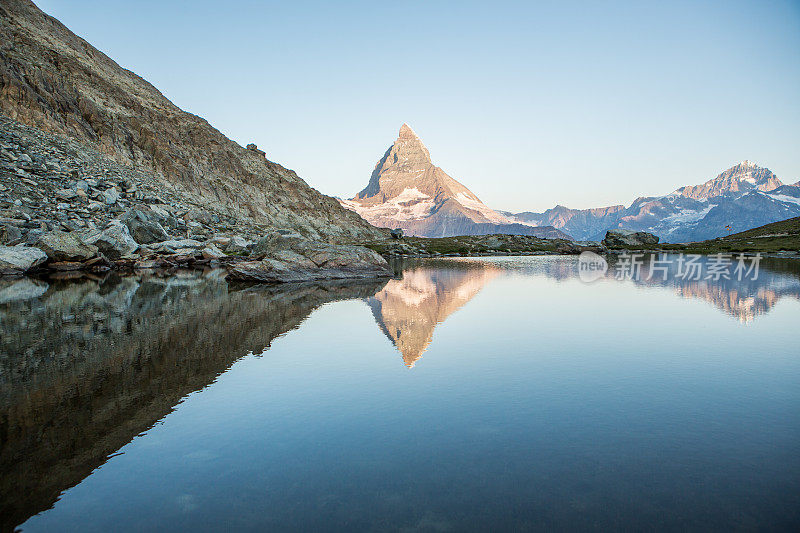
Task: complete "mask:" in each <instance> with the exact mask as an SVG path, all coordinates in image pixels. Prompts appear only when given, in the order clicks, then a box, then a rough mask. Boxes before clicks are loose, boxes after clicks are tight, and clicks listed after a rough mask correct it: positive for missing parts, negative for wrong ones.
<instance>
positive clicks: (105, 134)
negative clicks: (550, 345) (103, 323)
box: [0, 0, 381, 240]
mask: <svg viewBox="0 0 800 533" xmlns="http://www.w3.org/2000/svg"><path fill="white" fill-rule="evenodd" d="M0 35H2V39H0V113H2V114H4V115H6V116H8V117H10V118H11V119H13V120H15V121H17V122H21V123H23V124H26V125H28V126H34V127H36V128H38V129H40V130H44V131H45V132H48V133H53V134H59V135H63V136H68V137H71V138H72V139H75V140H77V141H80V142H82V143H85V144H87V145H90V146H92V147H93V148H96V149H98V150H99V151H100V152H101V153H103V154H105V155H107V156H108V157H109V158H110V159H112V160H114V161H115V162H117V163H121V164H123V165H127V166H132V167H134V168H136V169H137V170H141V171H146V172H148V173H150V174H152V176H153V177H154V179H155V180H157V181H158V182H159V184H160V186H161V187H163V188H165V189H168V190H170V191H172V192H173V193H175V194H176V195H178V196H180V198H181V199H183V200H184V201H185V203H189V204H192V203H194V204H196V205H198V206H202V207H203V208H204V209H206V210H207V211H210V212H212V213H215V214H216V215H218V216H223V217H230V218H232V219H235V220H236V221H237V223H240V224H242V225H247V224H251V225H255V226H257V227H262V228H268V227H272V228H288V229H292V230H295V231H298V232H300V233H302V234H303V235H305V236H307V237H311V238H316V239H324V240H331V239H336V238H354V239H365V238H374V237H379V236H380V235H381V233H380V232H379V231H378V230H377V229H375V228H374V227H372V226H370V225H369V224H368V223H366V222H365V221H364V220H363V219H361V218H360V217H359V216H358V215H356V214H355V213H353V212H352V211H349V210H345V209H342V208H341V206H340V205H339V204H338V203H337V202H336V200H334V199H333V198H330V197H328V196H325V195H323V194H321V193H319V192H318V191H316V190H314V189H312V188H311V187H309V186H308V185H307V184H306V183H305V182H304V181H303V180H302V179H300V178H299V177H298V176H297V175H296V174H295V173H294V172H293V171H291V170H288V169H286V168H284V167H282V166H281V165H279V164H277V163H273V162H271V161H269V160H267V158H266V157H265V154H264V152H262V151H260V150H258V149H257V148H256V147H255V146H251V147H250V149H247V148H243V147H241V146H239V145H238V144H237V143H235V142H233V141H232V140H230V139H228V138H227V137H225V136H224V135H222V134H221V133H220V132H219V131H217V130H216V129H215V128H213V127H212V126H211V125H209V124H208V122H206V121H205V120H204V119H202V118H201V117H198V116H196V115H192V114H191V113H187V112H185V111H182V110H181V109H179V108H178V107H177V106H175V105H174V104H173V103H172V102H170V101H169V100H168V99H167V98H165V97H164V96H163V95H162V94H161V93H160V92H159V91H158V90H157V89H156V88H155V87H153V86H152V85H151V84H150V83H148V82H147V81H145V80H144V79H142V78H140V77H139V76H137V75H136V74H134V73H132V72H130V71H128V70H126V69H124V68H122V67H120V66H119V65H118V64H116V63H115V62H114V61H113V60H112V59H110V58H109V57H107V56H106V55H105V54H103V53H102V52H100V51H99V50H97V49H96V48H94V47H93V46H92V45H90V44H89V43H87V42H86V41H85V40H83V39H81V38H80V37H78V36H76V35H75V34H73V33H72V32H71V31H69V30H68V29H67V28H66V27H65V26H64V25H63V24H61V23H60V22H59V21H57V20H56V19H54V18H53V17H50V16H48V15H47V14H45V13H43V12H42V11H41V10H39V9H38V8H37V7H36V6H35V5H34V4H33V3H32V2H30V1H29V0H3V1H2V3H0Z"/></svg>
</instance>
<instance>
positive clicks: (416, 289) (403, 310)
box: [366, 257, 800, 368]
mask: <svg viewBox="0 0 800 533" xmlns="http://www.w3.org/2000/svg"><path fill="white" fill-rule="evenodd" d="M651 259H652V258H651V257H648V258H646V260H645V262H644V263H643V266H642V268H641V276H638V277H637V278H636V279H631V280H617V279H616V271H615V268H614V263H613V262H612V263H611V265H610V267H609V270H608V272H607V273H606V276H605V278H603V279H601V280H597V281H595V282H593V283H634V284H636V285H640V286H642V287H656V288H659V287H660V288H663V289H666V290H671V291H674V292H675V294H676V295H678V296H681V297H683V298H695V299H701V300H705V301H707V302H709V303H711V304H713V305H714V306H716V307H717V308H719V309H720V310H721V311H723V312H725V313H726V314H728V315H730V316H732V317H735V318H737V319H738V320H739V321H740V322H742V323H747V322H750V321H752V320H754V319H755V318H756V317H757V316H758V315H761V314H764V313H767V312H769V311H770V309H772V308H773V307H774V306H775V305H776V304H777V303H778V301H779V300H780V299H781V298H783V297H790V298H795V299H797V300H800V262H798V261H786V260H771V259H763V260H762V261H761V265H760V269H759V272H758V276H757V277H756V279H749V278H745V279H742V280H736V279H725V278H720V279H718V280H713V279H699V280H693V279H682V278H681V277H679V276H677V262H676V261H672V262H669V263H668V264H669V268H668V271H667V274H666V276H664V275H663V274H662V273H660V272H658V271H656V272H655V274H654V275H652V276H651V275H650V260H651ZM700 263H701V265H703V266H704V267H705V266H706V264H707V263H708V259H707V258H701V260H700ZM397 269H398V270H399V271H402V278H401V279H393V280H390V281H389V282H388V283H387V284H386V286H384V287H383V289H381V290H380V291H378V292H377V293H376V294H375V295H374V296H372V297H370V298H367V299H366V302H367V304H368V305H369V307H370V309H371V310H372V314H373V316H374V317H375V321H376V322H377V323H378V327H379V328H380V329H381V331H383V333H384V334H385V335H386V336H387V337H388V338H389V340H390V341H392V343H393V344H394V345H395V346H396V347H397V349H398V350H399V351H400V354H401V355H402V357H403V361H404V362H405V365H406V366H407V367H409V368H411V367H413V366H414V364H415V363H416V362H417V360H419V358H420V357H421V356H422V354H423V353H424V352H425V350H427V349H428V347H429V346H430V344H431V341H432V340H433V332H434V328H436V326H437V325H438V324H441V323H442V322H444V321H445V320H446V319H447V318H448V317H449V316H450V315H451V314H453V313H454V312H455V311H457V310H458V309H459V308H461V307H462V306H464V305H465V304H466V303H467V302H469V301H470V300H471V299H472V298H474V297H475V296H476V295H477V294H478V293H479V292H480V290H481V289H482V288H483V287H484V286H485V285H486V284H487V283H489V282H490V281H491V280H493V279H495V278H497V277H498V276H500V275H501V274H506V275H513V274H518V275H524V276H533V277H536V276H541V277H546V278H550V279H553V280H556V281H567V280H573V281H575V282H579V281H578V270H577V261H576V259H575V258H574V257H541V258H537V259H536V260H531V258H529V257H492V258H485V257H484V258H452V259H439V260H433V259H429V260H424V261H407V262H400V263H399V264H398V265H397ZM705 271H706V268H703V269H702V272H705Z"/></svg>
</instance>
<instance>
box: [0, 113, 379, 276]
mask: <svg viewBox="0 0 800 533" xmlns="http://www.w3.org/2000/svg"><path fill="white" fill-rule="evenodd" d="M207 266H218V267H224V268H226V269H227V270H228V271H229V273H230V274H231V275H232V277H236V278H238V279H252V280H258V281H269V282H288V281H308V280H313V279H344V278H364V277H374V276H388V275H389V274H390V270H389V268H388V265H387V264H386V262H385V261H384V260H383V259H382V258H381V257H380V256H378V255H377V254H376V253H374V252H372V251H370V250H368V249H366V248H361V247H357V246H343V245H335V244H330V243H326V242H320V241H313V240H309V239H306V238H305V237H303V236H302V235H300V234H298V233H296V232H293V231H291V230H285V229H281V230H271V229H269V228H268V227H265V226H259V225H254V224H247V223H246V222H244V223H243V222H241V221H239V220H237V219H235V218H233V217H226V216H224V215H222V216H220V215H219V214H217V213H215V212H214V211H210V210H207V209H205V208H204V207H203V206H201V205H198V204H195V203H192V202H191V199H189V200H187V199H186V197H184V196H182V195H181V194H179V193H176V192H175V191H171V190H169V189H165V188H164V187H163V185H162V184H161V182H160V181H159V180H158V179H157V178H155V177H153V176H152V175H150V174H148V173H143V172H138V171H135V170H134V169H131V168H130V167H127V166H124V165H120V164H117V163H115V162H113V161H110V160H109V159H108V158H107V157H106V156H105V155H103V154H101V153H99V152H98V151H96V150H94V149H92V148H90V147H87V146H83V145H82V144H81V143H79V142H77V141H72V140H68V139H64V138H60V137H58V136H54V135H50V134H46V133H44V132H41V131H39V130H37V129H36V128H31V127H28V126H23V125H21V124H19V123H17V122H14V121H12V120H10V119H7V118H5V117H3V116H2V115H0V275H2V274H11V275H19V274H22V273H26V272H34V271H36V270H43V269H47V270H50V271H56V272H62V273H63V272H72V271H76V270H82V271H90V272H95V273H96V272H105V271H108V270H111V269H125V270H144V269H153V268H161V269H176V268H184V267H201V268H205V267H207Z"/></svg>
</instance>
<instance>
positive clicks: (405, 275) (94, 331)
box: [0, 257, 800, 531]
mask: <svg viewBox="0 0 800 533" xmlns="http://www.w3.org/2000/svg"><path fill="white" fill-rule="evenodd" d="M645 271H646V269H645ZM398 272H399V274H398V277H397V279H392V280H389V281H388V282H387V281H380V282H362V283H356V284H354V283H352V282H350V283H317V284H309V285H299V286H296V285H295V286H292V285H288V286H278V287H275V286H252V285H250V286H248V285H231V284H229V283H228V282H226V281H225V280H224V279H223V278H222V277H220V276H219V275H218V273H216V272H214V271H209V272H206V273H203V274H197V273H187V274H181V275H176V276H170V277H158V276H153V275H140V276H131V277H119V276H116V275H111V276H108V277H105V278H93V279H78V280H63V281H59V280H46V281H45V280H37V279H29V278H20V279H0V472H2V478H1V479H0V517H2V518H0V528H2V530H3V531H7V530H12V529H13V528H14V527H15V526H17V525H18V524H20V523H22V522H24V521H25V520H26V519H28V518H29V517H31V516H32V515H35V514H37V513H39V512H41V511H44V510H46V509H48V508H50V507H52V506H53V505H54V503H55V502H56V501H57V500H58V498H59V495H60V494H61V493H62V492H63V491H64V490H66V489H68V488H70V487H73V486H74V485H76V484H78V483H80V482H81V481H82V480H83V479H84V478H86V477H87V476H88V475H90V474H91V473H92V472H93V470H95V469H96V468H98V467H99V466H101V465H103V464H104V463H105V462H106V461H107V460H108V458H109V457H110V456H112V454H114V453H115V452H116V451H117V450H119V449H120V448H121V447H123V446H124V445H125V444H127V443H128V442H130V441H131V440H132V439H133V438H134V437H135V436H136V435H139V434H141V433H142V432H145V431H147V430H148V429H149V428H151V427H153V425H154V424H156V423H157V422H158V421H159V420H161V419H163V418H164V417H165V416H166V415H167V414H169V413H170V412H171V411H172V410H173V409H174V408H175V407H176V406H177V405H178V404H180V403H181V401H182V399H183V398H185V397H186V396H187V395H188V394H190V393H191V392H193V391H197V390H200V389H203V388H205V387H207V386H208V385H209V384H211V383H213V382H214V381H215V379H216V378H217V377H218V376H220V375H221V374H222V373H224V372H225V371H226V370H227V369H228V368H229V367H230V366H231V365H232V364H233V363H234V362H235V361H236V360H238V359H240V358H242V357H244V356H246V355H248V354H250V353H261V352H262V351H263V350H264V349H266V348H268V347H269V346H270V343H271V342H272V341H273V340H274V339H275V338H276V337H278V336H280V335H282V334H283V333H285V332H287V331H289V330H291V329H294V328H297V327H299V326H300V325H301V324H302V323H303V321H304V320H305V319H306V318H307V317H308V316H309V315H310V314H311V313H312V312H313V311H314V310H315V309H317V308H318V307H320V306H321V305H323V304H326V303H328V302H333V301H337V300H346V299H360V300H363V301H365V302H366V303H367V305H368V306H369V308H370V309H371V311H372V314H373V316H374V318H375V321H376V322H377V324H378V326H379V328H380V330H381V331H382V332H383V333H384V334H385V335H386V337H388V339H389V340H390V341H391V342H392V343H393V344H394V346H395V347H396V348H397V350H398V351H399V352H400V354H401V355H402V359H403V361H404V363H405V365H406V366H408V367H409V368H410V367H413V366H414V365H415V363H416V362H417V361H418V360H419V359H420V357H421V356H422V355H423V353H424V352H425V351H426V350H427V349H428V347H429V346H430V345H431V343H432V340H433V336H434V329H435V328H436V327H437V325H438V324H440V323H442V322H444V321H445V320H447V319H448V317H450V316H451V315H452V314H453V313H455V312H456V311H457V310H459V309H460V308H462V307H463V306H465V305H466V304H467V303H468V302H469V301H470V300H472V299H473V298H475V296H476V295H478V294H479V293H480V291H481V289H482V288H483V287H484V286H486V285H487V284H488V283H490V282H491V281H492V280H496V279H498V278H500V277H503V276H521V277H531V276H532V277H545V278H548V279H552V280H555V281H556V282H559V283H561V282H569V283H581V282H580V281H578V279H577V260H576V258H574V257H541V258H530V257H524V258H514V257H497V258H481V259H468V258H454V259H443V260H421V261H408V262H405V263H401V264H399V265H398ZM595 283H635V284H637V285H639V286H641V287H643V288H648V289H649V288H654V289H657V290H667V291H671V292H674V293H675V294H676V295H678V296H680V297H683V298H696V299H702V300H705V301H707V302H709V303H711V304H712V305H714V306H715V307H716V308H718V309H719V310H721V311H723V312H724V313H726V314H728V315H730V316H732V317H735V318H736V319H738V320H739V321H741V322H743V323H746V322H749V321H752V320H755V319H756V318H757V317H758V316H759V315H762V314H764V313H767V312H769V311H770V310H771V309H773V307H774V306H775V305H776V304H777V302H778V301H779V300H780V299H781V298H783V297H789V298H794V299H798V300H800V266H799V265H798V263H797V262H792V261H778V260H775V261H770V260H764V261H762V264H761V270H760V272H759V276H758V279H757V280H743V281H735V280H725V279H721V280H718V281H714V280H700V281H692V280H681V279H678V278H677V277H676V276H675V275H674V272H670V273H669V275H668V276H667V279H666V280H662V279H660V278H659V277H657V278H649V277H647V276H645V277H644V279H642V280H639V281H622V282H619V281H616V280H615V279H614V272H613V266H612V270H611V271H610V272H609V273H608V275H607V277H606V278H605V279H602V280H600V281H597V282H595ZM496 311H497V312H501V311H502V310H500V309H498V310H496Z"/></svg>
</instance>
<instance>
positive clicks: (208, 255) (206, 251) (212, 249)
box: [201, 243, 225, 259]
mask: <svg viewBox="0 0 800 533" xmlns="http://www.w3.org/2000/svg"><path fill="white" fill-rule="evenodd" d="M201 253H202V254H203V258H204V259H220V258H221V257H225V254H224V253H223V251H222V250H220V249H219V248H217V247H216V246H214V244H213V243H209V244H208V245H207V246H206V247H205V248H203V250H202V251H201Z"/></svg>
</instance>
